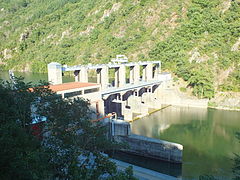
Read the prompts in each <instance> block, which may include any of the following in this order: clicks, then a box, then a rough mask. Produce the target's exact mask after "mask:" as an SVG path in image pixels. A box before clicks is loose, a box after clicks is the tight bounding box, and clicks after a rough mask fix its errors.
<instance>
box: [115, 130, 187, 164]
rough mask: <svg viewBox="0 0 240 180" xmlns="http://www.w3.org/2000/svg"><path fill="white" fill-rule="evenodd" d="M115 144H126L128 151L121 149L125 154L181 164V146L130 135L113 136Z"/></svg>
mask: <svg viewBox="0 0 240 180" xmlns="http://www.w3.org/2000/svg"><path fill="white" fill-rule="evenodd" d="M114 140H115V141H117V142H122V143H127V144H128V145H129V148H128V149H122V151H125V152H127V153H131V154H136V155H140V156H144V157H150V158H154V159H160V160H165V161H169V162H174V163H182V151H183V146H182V145H181V144H177V143H171V142H167V141H162V140H158V139H153V138H149V137H145V136H139V135H135V134H131V135H129V136H114Z"/></svg>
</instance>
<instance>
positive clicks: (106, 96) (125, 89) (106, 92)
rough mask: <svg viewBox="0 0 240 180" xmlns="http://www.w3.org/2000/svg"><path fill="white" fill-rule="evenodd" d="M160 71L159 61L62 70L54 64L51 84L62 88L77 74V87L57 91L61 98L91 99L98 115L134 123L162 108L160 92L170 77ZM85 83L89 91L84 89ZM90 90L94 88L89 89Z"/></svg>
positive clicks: (65, 67)
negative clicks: (68, 77)
mask: <svg viewBox="0 0 240 180" xmlns="http://www.w3.org/2000/svg"><path fill="white" fill-rule="evenodd" d="M126 68H128V69H129V79H127V78H126ZM110 69H113V70H114V81H113V82H112V83H109V79H110V78H109V71H110ZM160 70H161V62H160V61H146V62H130V63H128V62H124V63H122V62H121V61H120V62H119V61H117V62H113V63H108V64H97V65H92V64H88V65H78V66H62V65H61V64H59V63H56V62H52V63H50V64H48V80H49V82H50V83H51V84H52V86H51V87H53V88H54V87H55V86H63V84H62V74H63V73H64V72H68V71H70V72H72V73H73V74H74V77H75V83H74V82H73V83H72V85H69V89H66V90H65V91H57V93H58V94H62V97H63V98H65V96H66V97H69V96H71V94H72V96H74V95H75V96H79V97H83V98H86V99H89V100H90V103H91V107H92V109H93V110H94V109H95V110H96V114H101V115H106V114H108V113H112V112H115V113H116V114H117V117H118V118H121V119H124V120H125V121H131V120H132V119H133V117H134V115H136V114H137V115H141V114H147V113H148V112H149V110H150V109H159V108H161V99H160V89H161V87H162V86H164V85H166V84H167V83H168V82H169V81H170V80H171V74H169V73H161V72H160ZM90 71H95V72H96V74H97V83H95V84H94V83H92V82H89V81H88V79H89V78H88V77H89V72H90ZM79 83H81V85H80V84H79ZM83 83H85V86H86V87H83ZM65 84H66V83H65ZM77 84H79V86H77ZM94 85H95V86H94ZM80 86H81V88H83V89H84V88H85V89H84V91H81V88H80ZM89 86H93V87H94V88H92V89H89V88H87V87H89ZM74 87H75V88H74ZM79 88H80V89H79ZM86 88H87V89H89V90H87V89H86ZM59 89H62V88H59Z"/></svg>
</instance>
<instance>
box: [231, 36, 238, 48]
mask: <svg viewBox="0 0 240 180" xmlns="http://www.w3.org/2000/svg"><path fill="white" fill-rule="evenodd" d="M239 46H240V37H239V38H238V40H237V42H236V43H235V44H234V45H233V46H232V48H231V51H239V49H240V47H239Z"/></svg>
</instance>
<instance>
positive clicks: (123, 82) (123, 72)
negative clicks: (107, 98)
mask: <svg viewBox="0 0 240 180" xmlns="http://www.w3.org/2000/svg"><path fill="white" fill-rule="evenodd" d="M118 79H119V87H122V86H125V85H126V66H125V65H120V67H119V73H118Z"/></svg>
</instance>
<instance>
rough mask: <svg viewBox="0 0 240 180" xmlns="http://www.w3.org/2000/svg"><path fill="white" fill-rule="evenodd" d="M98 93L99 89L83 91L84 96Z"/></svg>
mask: <svg viewBox="0 0 240 180" xmlns="http://www.w3.org/2000/svg"><path fill="white" fill-rule="evenodd" d="M98 91H99V88H93V89H86V90H84V94H88V93H93V92H98Z"/></svg>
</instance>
